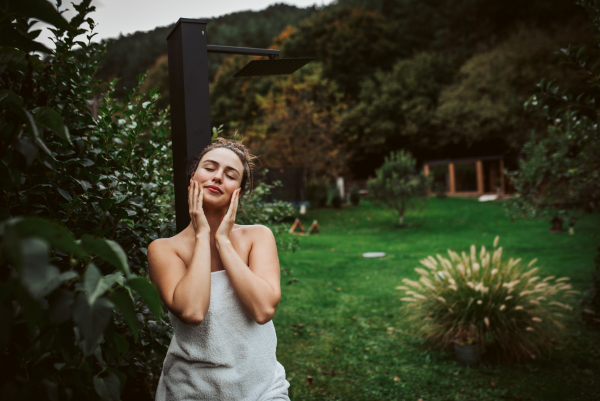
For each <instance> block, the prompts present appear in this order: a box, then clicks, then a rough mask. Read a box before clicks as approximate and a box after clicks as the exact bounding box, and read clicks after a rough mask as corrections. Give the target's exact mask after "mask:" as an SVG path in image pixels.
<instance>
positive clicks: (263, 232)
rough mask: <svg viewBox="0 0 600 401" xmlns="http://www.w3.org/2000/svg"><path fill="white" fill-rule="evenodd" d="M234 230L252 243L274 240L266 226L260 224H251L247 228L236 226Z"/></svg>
mask: <svg viewBox="0 0 600 401" xmlns="http://www.w3.org/2000/svg"><path fill="white" fill-rule="evenodd" d="M236 228H237V229H238V230H239V232H240V234H242V235H243V236H244V237H246V238H248V239H250V240H251V241H252V242H253V243H254V242H257V241H265V240H267V241H268V240H270V239H271V238H274V236H273V232H272V231H271V229H270V228H269V227H267V226H263V225H262V224H252V225H247V226H242V225H237V226H236Z"/></svg>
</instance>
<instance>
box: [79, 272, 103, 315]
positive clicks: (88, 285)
mask: <svg viewBox="0 0 600 401" xmlns="http://www.w3.org/2000/svg"><path fill="white" fill-rule="evenodd" d="M101 279H102V275H101V274H100V270H98V268H97V267H96V265H95V264H94V263H92V262H90V263H89V264H88V266H87V268H86V269H85V273H84V275H83V289H84V290H85V293H86V294H87V297H88V302H89V303H90V305H92V304H93V303H94V301H95V299H94V300H92V299H91V297H92V294H93V293H94V292H95V291H96V287H98V283H99V282H100V280H101Z"/></svg>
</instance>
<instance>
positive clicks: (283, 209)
mask: <svg viewBox="0 0 600 401" xmlns="http://www.w3.org/2000/svg"><path fill="white" fill-rule="evenodd" d="M277 185H280V183H279V182H276V183H275V184H273V185H270V184H266V183H265V182H262V181H261V182H260V183H258V184H257V185H256V187H255V188H254V190H253V191H252V194H251V195H247V196H244V197H243V198H242V204H241V206H242V207H241V208H239V209H238V212H237V215H236V218H235V221H236V223H238V224H262V225H265V226H268V227H269V228H270V229H271V231H272V232H273V235H274V236H275V242H276V243H277V250H278V251H292V252H294V251H296V249H298V243H299V239H298V237H296V236H293V235H290V234H289V233H288V227H289V226H286V225H285V224H284V222H286V221H289V220H293V219H294V217H295V215H296V209H295V208H294V206H293V205H292V204H291V203H290V202H283V201H276V202H269V203H267V202H266V201H265V200H266V199H268V198H269V195H270V193H271V189H272V188H274V187H276V186H277Z"/></svg>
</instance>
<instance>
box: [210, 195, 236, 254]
mask: <svg viewBox="0 0 600 401" xmlns="http://www.w3.org/2000/svg"><path fill="white" fill-rule="evenodd" d="M240 192H241V189H240V188H238V189H236V190H235V191H234V192H233V195H231V203H230V204H229V210H227V213H226V214H225V215H224V216H223V219H222V220H221V224H220V225H219V228H218V229H217V234H216V235H215V240H216V241H217V242H218V241H221V242H223V241H229V235H231V230H233V226H234V225H235V214H236V213H237V208H238V199H239V197H240Z"/></svg>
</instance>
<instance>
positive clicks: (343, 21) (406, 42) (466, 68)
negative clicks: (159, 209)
mask: <svg viewBox="0 0 600 401" xmlns="http://www.w3.org/2000/svg"><path fill="white" fill-rule="evenodd" d="M582 16H583V13H582V12H581V9H580V7H577V5H576V4H574V3H573V2H572V1H570V0H551V1H541V0H535V1H531V2H528V3H527V4H519V5H517V4H516V2H515V1H513V0H511V1H508V2H502V3H498V4H494V5H490V4H489V2H485V1H483V0H473V1H469V2H464V1H457V0H435V1H425V2H423V1H414V0H377V1H368V2H367V1H365V0H344V1H340V2H334V3H332V4H330V5H328V6H324V7H321V8H315V7H313V8H307V9H297V8H294V7H291V6H285V5H282V4H278V5H275V6H272V7H269V8H267V9H265V10H263V11H260V12H240V13H234V14H229V15H226V16H223V17H220V18H216V19H214V20H211V21H209V25H208V29H209V31H208V40H209V43H215V44H216V43H219V44H223V43H225V42H227V44H231V45H237V46H253V47H269V46H271V47H274V48H279V49H281V51H282V57H304V56H316V57H317V60H316V61H314V62H313V64H318V65H320V67H319V68H318V69H317V70H318V72H317V73H316V74H315V71H316V70H314V69H313V70H311V72H307V73H306V74H308V75H309V76H311V79H316V80H321V81H323V86H324V87H327V86H331V85H333V86H334V87H335V92H336V96H329V97H321V98H320V100H319V101H318V102H316V103H315V107H316V108H315V109H314V110H315V113H316V114H315V115H316V116H318V115H319V113H320V111H321V110H331V112H332V113H333V114H336V116H335V118H334V120H339V123H335V124H329V125H328V127H327V130H328V131H329V132H331V133H332V135H330V136H331V137H334V138H335V145H336V147H337V148H338V150H337V156H339V162H340V163H341V164H342V165H343V169H342V170H341V171H344V172H345V173H344V174H351V175H353V176H354V177H355V178H368V177H369V176H370V175H372V174H373V172H374V170H375V169H376V168H377V167H378V166H379V165H380V164H381V163H382V162H383V158H384V156H385V155H386V154H387V153H388V152H389V151H392V150H398V149H408V150H410V151H411V152H412V153H413V155H415V157H416V158H417V159H418V160H419V161H422V160H424V159H436V158H444V157H448V155H451V156H452V157H473V156H482V155H497V154H504V156H505V162H506V164H507V166H508V167H509V168H510V169H514V168H515V167H516V160H517V157H518V154H519V152H520V149H521V147H522V145H523V144H524V143H525V142H526V141H527V137H528V132H529V130H530V129H532V128H539V127H541V126H542V125H543V120H542V119H540V118H539V116H537V115H536V113H533V112H531V111H529V110H528V111H524V110H523V109H522V107H521V105H522V103H523V102H524V101H525V99H526V98H527V96H528V94H529V93H531V91H532V89H533V88H534V84H535V82H537V81H538V80H539V79H540V78H541V77H542V76H548V77H552V78H566V79H565V81H564V82H565V83H564V85H565V86H566V87H569V88H572V89H573V90H579V89H578V88H580V86H581V85H580V81H581V78H580V77H575V76H571V77H568V76H566V75H565V74H564V70H563V69H560V68H555V67H553V64H552V63H553V60H554V56H553V55H552V54H551V52H548V49H552V48H556V47H563V46H566V45H567V44H568V43H569V42H572V41H580V40H585V39H586V38H587V36H589V32H588V29H587V25H586V24H585V23H582ZM284 21H285V23H284ZM211 27H212V28H211ZM161 29H162V30H163V31H162V32H163V33H162V34H161V35H162V36H164V35H166V32H167V28H158V29H157V30H155V31H154V32H148V33H136V34H135V35H130V36H127V37H123V38H120V39H118V40H116V41H115V42H114V43H112V44H111V46H110V48H109V57H108V58H107V60H108V59H111V60H113V61H110V63H111V65H114V66H116V65H117V64H118V63H122V60H137V59H142V58H145V57H147V56H148V54H141V53H152V52H148V51H142V50H141V49H148V48H151V49H164V38H163V37H162V36H161V35H159V36H161V38H160V39H161V41H162V42H161V43H163V44H159V43H158V42H157V40H158V39H157V38H158V36H156V35H158V34H157V33H156V32H158V31H159V30H161ZM211 29H212V30H211ZM265 32H269V34H268V35H267V34H266V33H265ZM155 36H156V38H155V39H152V41H153V42H152V43H157V44H158V45H156V46H149V45H143V46H140V45H136V43H138V44H139V43H146V42H145V41H146V40H150V39H145V38H146V37H148V38H149V37H153V38H154V37H155ZM156 51H157V52H158V50H156ZM161 52H162V53H161V54H160V55H159V54H158V53H156V54H154V53H153V54H154V58H153V59H152V60H150V58H148V60H147V61H145V62H144V63H137V62H132V63H122V64H123V66H122V67H123V68H125V67H126V68H131V71H128V72H125V71H121V70H118V71H117V69H114V72H111V73H110V74H108V75H107V76H123V77H126V81H127V82H128V83H127V85H131V84H132V82H133V76H134V75H135V74H136V73H140V72H144V71H145V69H146V68H151V71H150V74H149V75H150V81H151V83H149V84H148V86H147V89H148V90H149V89H151V88H154V87H160V88H161V93H164V94H167V90H168V84H167V74H166V72H167V68H166V67H167V59H166V57H165V56H164V53H165V52H164V50H161ZM113 54H114V55H113ZM247 62H248V57H220V56H210V60H209V63H210V66H209V67H210V71H211V72H210V77H211V81H212V84H211V119H212V121H213V123H214V124H215V125H221V124H224V125H225V130H226V131H227V132H229V131H231V132H234V131H236V130H237V131H239V132H241V133H243V134H245V135H248V136H250V135H254V134H257V135H263V134H264V133H265V132H267V131H270V132H271V133H278V132H287V131H288V129H289V128H290V120H292V121H293V116H294V115H295V114H294V113H293V112H289V113H287V114H288V115H289V118H288V116H285V114H286V110H285V109H284V108H282V107H281V105H282V103H281V100H282V96H281V95H282V92H281V88H282V86H280V85H277V84H276V83H278V82H279V81H285V84H284V85H285V86H287V87H288V88H289V91H288V93H291V94H293V93H294V92H295V93H297V94H301V92H302V91H303V90H304V89H306V85H305V80H303V79H293V78H292V79H289V80H288V79H285V78H284V77H281V76H274V77H256V78H250V79H236V78H232V75H233V74H234V73H235V72H236V71H237V70H239V69H240V68H241V67H242V66H243V65H245V64H246V63H247ZM107 65H108V64H107ZM111 68H112V67H111ZM119 68H121V66H120V67H119ZM308 68H310V67H304V68H303V69H301V70H300V71H298V72H296V73H295V74H294V75H303V74H305V73H304V70H305V69H308ZM134 70H135V71H134ZM213 78H214V80H213ZM286 97H287V102H289V103H285V106H286V107H293V108H295V109H296V110H295V111H299V112H300V115H302V113H301V111H302V110H298V109H300V108H302V107H303V106H302V105H298V104H297V103H294V102H293V100H294V98H295V96H293V95H290V96H287V95H286ZM276 98H278V100H277V101H276ZM296 98H298V96H296ZM261 99H268V101H267V102H266V103H265V102H262V103H261ZM167 104H168V101H167V98H166V97H165V98H164V99H162V100H160V101H159V105H160V107H165V106H166V105H167ZM271 106H276V108H275V110H276V111H277V112H276V113H273V109H272V108H271ZM308 110H309V109H308V108H306V110H305V111H308ZM272 113H273V114H275V115H274V116H271V114H272ZM282 117H285V118H282ZM301 118H303V117H299V118H298V119H301ZM298 119H297V120H298ZM313 122H314V121H313ZM319 124H320V122H319V121H316V122H315V124H314V125H315V126H319ZM273 137H274V139H275V138H276V137H278V135H274V136H273ZM295 137H298V136H297V135H296V136H295ZM281 139H282V138H281V137H279V138H278V140H273V141H270V142H269V143H264V144H262V145H261V146H262V148H263V149H262V150H264V155H263V161H269V162H271V161H272V162H273V163H279V164H281V165H277V166H275V165H273V167H282V166H283V165H284V164H288V163H287V162H286V163H284V162H280V161H278V160H276V159H272V158H271V157H270V156H271V155H273V154H278V149H279V148H278V147H279V146H280V145H281ZM381 149H385V152H382V151H381ZM311 174H312V172H311ZM317 174H319V175H322V174H329V175H332V174H330V173H328V172H326V171H323V170H321V172H319V173H317ZM333 175H335V174H333Z"/></svg>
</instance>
